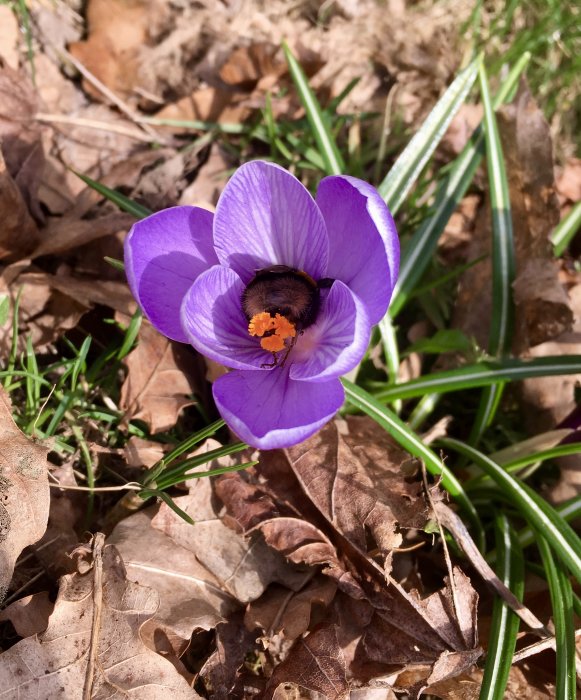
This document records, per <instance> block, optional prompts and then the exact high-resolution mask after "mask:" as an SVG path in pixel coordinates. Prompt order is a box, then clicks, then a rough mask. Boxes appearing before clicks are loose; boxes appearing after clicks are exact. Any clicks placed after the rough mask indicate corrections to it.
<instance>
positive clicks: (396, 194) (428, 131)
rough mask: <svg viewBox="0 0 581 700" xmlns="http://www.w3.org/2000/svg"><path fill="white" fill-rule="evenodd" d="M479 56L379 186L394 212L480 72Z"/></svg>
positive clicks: (441, 100) (467, 68) (441, 99)
mask: <svg viewBox="0 0 581 700" xmlns="http://www.w3.org/2000/svg"><path fill="white" fill-rule="evenodd" d="M481 60H482V59H481V58H480V57H478V58H476V59H475V60H474V61H472V63H471V64H470V65H469V66H467V67H466V68H465V69H464V70H463V71H462V72H461V73H459V75H458V76H457V77H456V79H455V80H454V82H453V83H452V84H451V85H450V87H449V88H448V89H447V90H446V92H445V93H444V94H443V95H442V97H441V98H440V99H439V100H438V102H437V104H436V106H435V107H434V109H433V110H432V111H431V112H430V114H429V115H428V118H427V119H426V120H425V121H424V123H423V124H422V126H421V127H420V129H419V131H418V132H417V133H416V134H415V135H414V137H413V138H412V140H411V141H410V142H409V144H408V145H407V146H406V148H405V150H404V151H403V153H402V154H401V155H400V156H399V158H398V159H397V160H396V162H395V163H394V165H393V167H392V169H391V170H390V171H389V173H388V174H387V175H386V177H385V178H384V179H383V181H382V182H381V184H380V185H379V187H378V188H377V189H378V191H379V194H380V195H381V196H382V197H383V198H384V199H385V201H386V203H387V206H388V207H389V208H390V209H391V212H392V213H393V214H394V213H395V212H396V211H397V210H398V209H399V208H400V206H401V205H402V203H403V201H404V199H405V197H406V195H407V193H408V192H409V191H410V189H411V188H412V187H413V185H414V183H415V181H416V180H417V177H418V175H419V174H420V172H421V171H422V168H423V167H424V165H425V164H426V163H427V162H428V160H429V158H430V157H431V155H432V154H433V153H434V151H435V150H436V148H437V146H438V144H439V143H440V141H441V140H442V137H443V136H444V134H445V133H446V130H447V129H448V126H449V125H450V122H451V121H452V119H453V117H454V115H455V114H456V112H457V111H458V110H459V109H460V107H461V106H462V104H463V103H464V101H465V100H466V98H467V97H468V93H469V92H470V89H471V88H472V85H473V84H474V81H475V80H476V76H477V75H478V66H479V64H480V63H481Z"/></svg>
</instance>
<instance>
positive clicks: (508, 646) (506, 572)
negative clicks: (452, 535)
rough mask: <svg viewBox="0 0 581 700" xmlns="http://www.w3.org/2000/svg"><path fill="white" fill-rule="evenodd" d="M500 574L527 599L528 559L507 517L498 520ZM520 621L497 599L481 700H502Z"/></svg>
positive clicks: (513, 588)
mask: <svg viewBox="0 0 581 700" xmlns="http://www.w3.org/2000/svg"><path fill="white" fill-rule="evenodd" d="M495 531H496V551H497V552H498V557H497V566H496V574H497V576H498V578H499V579H500V580H501V581H502V582H503V583H504V585H505V586H507V588H509V589H510V590H511V591H512V592H513V593H514V594H515V596H516V597H517V598H518V599H519V600H520V601H522V598H523V595H524V559H523V554H522V549H521V548H520V545H519V543H518V539H517V538H516V535H515V533H514V532H513V530H512V528H511V527H510V523H509V521H508V518H507V517H506V516H505V515H498V514H497V516H496V518H495ZM519 624H520V619H519V617H518V615H517V614H516V613H514V612H513V611H512V610H511V609H510V608H509V607H508V605H507V604H506V603H505V602H504V601H503V600H501V599H500V598H499V597H498V596H497V597H496V598H495V599H494V607H493V610H492V624H491V627H490V633H489V636H488V639H489V642H488V651H487V654H486V664H485V666H484V676H483V678H482V686H481V689H480V695H479V696H478V697H479V700H502V699H503V698H504V691H505V689H506V683H507V681H508V674H509V673H510V667H511V665H512V657H513V654H514V649H515V646H516V637H517V633H518V628H519Z"/></svg>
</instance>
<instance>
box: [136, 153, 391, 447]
mask: <svg viewBox="0 0 581 700" xmlns="http://www.w3.org/2000/svg"><path fill="white" fill-rule="evenodd" d="M398 265H399V242H398V238H397V232H396V230H395V226H394V223H393V219H392V217H391V214H390V213H389V210H388V209H387V207H386V205H385V203H384V202H383V200H382V198H381V197H380V196H379V194H378V193H377V191H376V190H375V189H374V188H373V187H371V185H368V184H367V183H365V182H363V181H361V180H358V179H356V178H353V177H347V176H335V175H334V176H330V177H326V178H324V179H323V180H322V181H321V183H320V184H319V188H318V190H317V196H316V199H313V197H312V196H311V195H310V194H309V192H308V191H307V190H306V189H305V187H304V186H303V185H302V184H301V183H300V182H299V181H298V180H297V179H296V178H295V177H294V176H293V175H291V174H290V173H289V172H287V171H286V170H284V169H283V168H281V167H279V166H277V165H274V164H272V163H267V162H263V161H253V162H250V163H247V164H245V165H243V166H242V167H241V168H239V169H238V170H237V171H236V173H235V174H234V175H233V176H232V178H231V179H230V181H229V182H228V184H227V185H226V187H225V189H224V191H223V193H222V195H221V197H220V199H219V201H218V205H217V207H216V213H215V214H212V213H211V212H209V211H206V210H205V209H200V208H198V207H188V206H182V207H175V208H171V209H166V210H164V211H160V212H158V213H157V214H153V215H152V216H149V217H148V218H146V219H144V220H142V221H139V222H137V223H136V224H135V225H134V226H133V228H132V229H131V231H130V232H129V235H128V236H127V239H126V241H125V267H126V270H127V277H128V280H129V285H130V287H131V290H132V292H133V294H134V296H135V298H136V299H137V301H138V302H139V305H140V306H141V308H142V309H143V311H144V313H145V315H146V316H147V317H148V318H149V320H150V321H151V323H152V324H153V325H154V326H155V328H157V330H158V331H160V332H161V333H163V334H164V335H166V336H167V337H168V338H171V339H172V340H176V341H179V342H182V343H191V344H192V345H193V346H194V347H195V348H196V349H197V350H198V351H199V352H201V353H203V354H204V355H206V356H207V357H210V358H211V359H212V360H215V361H216V362H219V363H221V364H223V365H225V366H226V367H229V368H231V370H232V371H230V372H228V373H227V374H225V375H223V376H222V377H220V378H219V379H217V380H216V381H215V382H214V386H213V393H214V399H215V401H216V405H217V407H218V410H219V411H220V413H221V415H222V417H223V418H224V420H225V421H226V423H227V424H228V425H229V426H230V428H231V429H232V430H233V431H234V432H235V433H236V434H237V435H238V436H239V437H240V438H241V439H242V440H244V441H246V442H248V443H249V444H250V445H252V446H254V447H259V448H262V449H272V448H276V447H289V446H291V445H294V444H296V443H298V442H301V441H302V440H305V439H306V438H307V437H309V436H310V435H312V434H313V433H314V432H316V431H317V430H318V429H319V428H321V427H322V426H323V425H324V424H325V423H326V422H327V421H329V420H330V419H331V418H332V417H333V416H334V415H335V413H336V412H337V410H338V409H339V408H340V407H341V405H342V403H343V399H344V392H343V387H342V385H341V382H340V380H339V377H340V376H341V375H343V374H345V373H346V372H349V370H351V369H353V368H354V367H355V366H356V365H357V364H358V363H359V362H360V360H361V358H362V357H363V354H364V353H365V350H366V348H367V345H368V343H369V338H370V333H371V327H372V326H373V325H374V324H376V323H377V322H378V321H379V320H380V319H381V318H382V316H383V315H384V314H385V312H386V311H387V307H388V304H389V300H390V297H391V293H392V290H393V287H394V285H395V282H396V278H397V271H398Z"/></svg>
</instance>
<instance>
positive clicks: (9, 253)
mask: <svg viewBox="0 0 581 700" xmlns="http://www.w3.org/2000/svg"><path fill="white" fill-rule="evenodd" d="M0 211H1V212H2V228H0V259H18V258H21V257H23V256H24V255H26V253H29V252H30V251H31V250H32V249H33V248H34V246H35V243H36V241H37V239H38V228H37V227H36V224H35V222H34V220H33V218H32V216H31V215H30V213H29V211H28V206H27V204H26V202H25V200H24V197H23V196H22V192H21V191H20V189H19V187H18V185H17V184H16V182H15V181H14V179H13V178H12V175H11V174H10V173H9V172H8V168H7V166H6V162H5V161H4V158H3V156H2V149H0Z"/></svg>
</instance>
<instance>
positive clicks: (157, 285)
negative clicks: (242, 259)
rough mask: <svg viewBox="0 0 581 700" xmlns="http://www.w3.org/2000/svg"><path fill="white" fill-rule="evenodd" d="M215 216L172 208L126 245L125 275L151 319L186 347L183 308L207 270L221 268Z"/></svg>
mask: <svg viewBox="0 0 581 700" xmlns="http://www.w3.org/2000/svg"><path fill="white" fill-rule="evenodd" d="M213 218H214V215H213V214H212V213H211V212H209V211H206V210H205V209H200V208H199V207H173V208H171V209H165V210H164V211H160V212H158V213H157V214H152V215H151V216H148V217H147V218H146V219H143V220H142V221H138V222H137V223H136V224H134V226H133V227H132V228H131V231H129V234H128V235H127V238H126V239H125V270H126V272H127V279H128V281H129V286H130V287H131V291H132V292H133V296H134V297H135V298H136V299H137V301H138V302H139V305H140V306H141V308H142V309H143V311H144V313H145V315H146V316H147V318H148V319H149V320H150V321H151V323H152V324H153V325H154V326H155V328H157V330H158V331H160V333H163V334H164V335H166V336H167V337H168V338H171V339H172V340H178V341H180V342H182V343H187V342H188V338H187V337H186V335H185V334H184V331H183V330H182V326H181V323H180V307H181V305H182V301H183V298H184V296H185V295H186V292H187V291H188V289H189V288H190V287H191V286H192V283H193V282H194V280H195V279H196V278H197V277H198V275H200V274H201V273H202V272H204V270H207V269H208V268H209V267H211V266H212V265H216V264H217V263H218V258H217V257H216V253H215V251H214V247H213V241H212V220H213Z"/></svg>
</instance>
